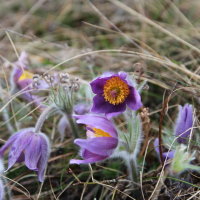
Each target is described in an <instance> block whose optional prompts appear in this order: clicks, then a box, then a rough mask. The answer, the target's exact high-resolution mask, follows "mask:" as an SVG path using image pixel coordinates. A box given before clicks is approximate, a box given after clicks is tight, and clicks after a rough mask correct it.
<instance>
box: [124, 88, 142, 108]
mask: <svg viewBox="0 0 200 200" xmlns="http://www.w3.org/2000/svg"><path fill="white" fill-rule="evenodd" d="M126 103H127V105H128V107H129V108H131V109H132V110H138V109H139V108H141V107H142V101H141V97H140V94H139V93H138V91H137V90H136V89H135V88H134V87H130V94H129V96H128V98H127V100H126Z"/></svg>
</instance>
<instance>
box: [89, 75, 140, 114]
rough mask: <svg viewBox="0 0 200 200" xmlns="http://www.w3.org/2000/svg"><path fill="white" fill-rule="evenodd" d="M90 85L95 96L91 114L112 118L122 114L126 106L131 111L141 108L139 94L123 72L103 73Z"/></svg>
mask: <svg viewBox="0 0 200 200" xmlns="http://www.w3.org/2000/svg"><path fill="white" fill-rule="evenodd" d="M90 85H91V87H92V91H93V92H94V93H95V94H96V95H95V97H94V99H93V107H92V112H95V113H105V114H107V115H109V116H113V115H116V114H119V113H122V112H124V111H125V109H126V105H128V107H129V108H131V109H132V110H138V109H139V108H140V107H141V106H142V102H141V97H140V94H139V93H138V91H137V90H136V88H135V87H134V86H133V84H132V83H131V81H130V80H128V78H127V73H125V72H119V73H117V74H114V73H105V74H103V75H102V76H100V77H98V78H97V79H95V80H93V81H92V82H91V83H90Z"/></svg>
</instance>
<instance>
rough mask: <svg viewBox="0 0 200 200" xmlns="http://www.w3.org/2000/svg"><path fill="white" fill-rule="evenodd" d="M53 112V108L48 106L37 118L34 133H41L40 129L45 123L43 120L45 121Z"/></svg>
mask: <svg viewBox="0 0 200 200" xmlns="http://www.w3.org/2000/svg"><path fill="white" fill-rule="evenodd" d="M53 110H55V106H53V105H52V106H48V107H47V108H46V109H45V110H44V111H43V112H42V114H41V115H40V116H39V118H38V120H37V122H36V125H35V132H36V133H39V132H40V131H41V128H42V126H43V124H44V122H45V120H46V119H47V117H48V115H49V114H50V113H51V112H52V111H53Z"/></svg>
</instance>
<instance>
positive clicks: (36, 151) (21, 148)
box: [0, 128, 50, 182]
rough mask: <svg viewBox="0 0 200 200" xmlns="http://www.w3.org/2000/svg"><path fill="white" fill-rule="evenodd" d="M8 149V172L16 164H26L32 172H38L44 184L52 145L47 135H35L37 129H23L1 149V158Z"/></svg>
mask: <svg viewBox="0 0 200 200" xmlns="http://www.w3.org/2000/svg"><path fill="white" fill-rule="evenodd" d="M8 148H10V152H9V156H8V169H7V170H9V169H10V168H11V167H12V166H13V165H14V164H15V163H19V162H24V163H25V165H26V166H27V167H28V168H29V169H30V170H33V171H36V172H37V174H38V179H39V181H40V182H43V180H44V172H45V169H46V166H47V161H48V158H49V154H50V144H49V140H48V138H47V137H46V135H45V134H43V133H41V132H40V133H35V128H25V129H21V130H20V131H18V132H16V133H15V134H13V135H12V136H11V137H10V138H9V139H8V141H7V142H6V143H5V144H4V145H3V146H2V147H1V148H0V158H1V157H3V154H4V153H5V151H6V150H7V149H8Z"/></svg>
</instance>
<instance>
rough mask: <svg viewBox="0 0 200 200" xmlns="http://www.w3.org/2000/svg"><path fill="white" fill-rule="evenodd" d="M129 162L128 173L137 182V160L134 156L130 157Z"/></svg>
mask: <svg viewBox="0 0 200 200" xmlns="http://www.w3.org/2000/svg"><path fill="white" fill-rule="evenodd" d="M126 162H127V167H128V174H129V177H130V179H131V180H132V181H134V182H137V181H138V171H137V163H136V160H135V159H133V158H130V159H129V160H128V161H126Z"/></svg>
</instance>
